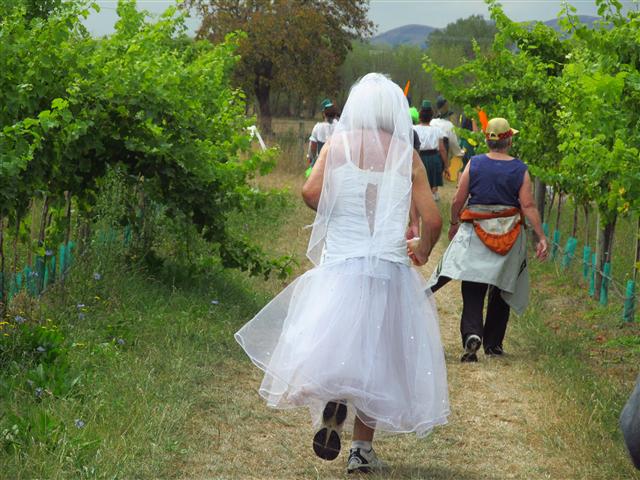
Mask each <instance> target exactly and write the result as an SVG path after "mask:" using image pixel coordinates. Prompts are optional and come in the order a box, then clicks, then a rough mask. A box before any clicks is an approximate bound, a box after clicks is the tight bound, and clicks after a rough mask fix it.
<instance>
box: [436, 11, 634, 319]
mask: <svg viewBox="0 0 640 480" xmlns="http://www.w3.org/2000/svg"><path fill="white" fill-rule="evenodd" d="M595 1H596V4H597V6H598V9H599V11H598V13H599V15H600V17H601V21H600V22H596V23H595V24H594V25H593V27H588V26H586V25H584V24H582V23H581V22H580V19H579V17H578V16H577V15H576V14H575V9H574V8H573V7H571V6H570V5H568V4H567V5H565V6H564V7H563V9H562V11H561V12H560V14H559V23H560V25H561V26H562V31H561V32H558V31H556V30H554V29H552V28H551V27H548V26H546V25H544V24H541V23H535V24H521V23H516V22H513V21H511V20H510V19H509V18H508V17H507V16H506V15H505V14H504V11H503V10H502V8H501V6H500V5H499V4H498V3H497V2H495V1H494V0H488V2H487V3H488V5H489V10H490V13H491V17H492V19H493V20H494V21H495V22H496V25H497V28H498V33H497V35H496V36H495V39H494V43H493V47H492V48H491V50H490V51H489V52H488V53H487V54H486V55H477V56H476V58H475V59H473V60H471V61H468V62H465V63H464V64H463V65H461V66H459V67H457V68H453V69H448V68H443V67H441V66H438V65H437V64H436V63H435V62H433V61H431V60H430V59H427V63H426V65H425V68H426V69H427V70H428V71H430V72H431V73H432V74H433V75H434V77H435V81H436V85H437V86H438V87H439V89H440V90H441V91H443V92H444V93H445V95H446V96H447V98H449V99H450V100H452V101H454V102H455V103H457V104H460V105H464V106H465V111H466V112H467V113H468V114H469V115H472V114H473V113H474V112H475V111H476V109H477V108H483V109H484V110H485V111H486V112H487V114H488V115H489V117H491V116H500V117H506V118H508V119H509V121H510V123H511V124H512V126H513V127H514V128H516V129H518V130H520V131H521V134H520V135H519V136H518V139H517V141H516V143H515V145H514V147H515V153H516V154H517V155H518V156H520V157H521V158H523V159H524V160H526V162H527V163H528V164H529V167H530V170H531V172H532V174H533V175H534V176H535V178H536V197H537V200H538V206H539V209H540V211H541V212H542V213H543V214H544V213H545V212H546V213H547V215H546V216H547V217H550V216H551V215H550V214H551V208H548V209H546V208H545V199H548V200H551V203H553V201H554V199H557V204H558V206H557V209H556V214H555V215H554V216H556V218H555V231H552V232H551V233H552V235H550V237H551V240H552V241H553V240H555V243H556V244H555V245H554V248H555V249H556V250H557V249H562V248H565V249H566V250H567V253H568V254H570V256H572V255H574V253H573V252H572V250H575V247H576V243H577V239H576V237H577V236H578V234H577V225H578V223H579V221H581V222H582V223H583V227H582V229H581V230H582V231H583V232H584V231H585V230H587V232H588V226H589V224H590V223H592V222H593V219H594V218H597V226H596V228H593V230H592V231H594V230H596V229H597V235H596V237H597V240H596V241H595V242H591V241H590V240H589V238H590V236H589V233H586V234H585V235H586V236H585V244H584V251H583V256H584V260H583V262H584V264H585V265H586V266H587V267H589V268H590V269H592V271H593V273H594V275H593V276H594V282H593V283H594V285H593V286H592V289H591V293H592V295H593V296H595V297H596V298H599V299H601V301H604V302H606V292H607V288H602V286H603V284H604V286H605V287H607V285H608V282H610V281H611V279H612V275H613V273H612V264H613V265H615V262H613V263H612V260H613V253H614V241H613V240H614V232H615V231H616V225H617V224H620V221H621V220H624V221H625V222H626V223H631V224H633V225H634V226H635V225H637V218H638V216H639V215H640V150H639V149H640V12H638V11H637V10H628V11H625V9H624V8H623V6H622V4H621V3H620V2H618V1H617V0H595ZM551 192H553V193H551ZM566 205H570V206H571V207H572V208H573V221H572V223H573V226H572V229H571V238H570V239H569V240H570V242H567V244H566V246H564V245H560V238H559V231H560V228H559V224H560V213H561V207H563V206H564V207H565V209H566ZM567 216H568V215H567ZM579 219H580V220H579ZM581 219H584V220H581ZM553 221H554V219H553V218H547V219H545V224H546V225H547V227H548V226H549V225H552V222H553ZM627 230H628V231H625V232H624V234H626V235H627V237H634V238H633V240H634V241H635V242H637V238H636V237H637V233H638V232H637V229H636V228H632V229H627ZM625 240H627V241H628V240H629V238H626V239H625ZM592 250H593V253H594V255H593V256H592V255H591V251H592ZM634 251H635V252H638V253H640V252H639V251H640V249H638V248H637V247H636V248H634ZM638 253H636V254H635V259H634V258H624V259H622V260H621V261H622V262H626V264H627V265H629V264H634V267H633V268H632V269H631V270H630V271H631V273H628V274H627V275H626V277H627V278H626V279H625V280H626V281H627V290H626V296H627V300H628V301H634V300H635V298H636V294H635V280H636V276H637V269H638V261H639V260H640V259H639V258H638ZM576 256H577V257H579V254H576ZM587 256H588V257H589V258H587ZM565 263H566V262H565ZM601 293H602V294H604V295H605V298H604V299H603V298H601ZM604 302H602V303H604ZM627 314H628V312H627Z"/></svg>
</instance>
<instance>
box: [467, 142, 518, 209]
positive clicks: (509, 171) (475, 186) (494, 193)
mask: <svg viewBox="0 0 640 480" xmlns="http://www.w3.org/2000/svg"><path fill="white" fill-rule="evenodd" d="M470 162H471V166H470V167H469V195H470V198H469V205H509V206H512V207H518V208H520V201H519V199H518V197H519V193H520V187H522V182H523V181H524V174H525V172H526V171H527V166H526V165H525V164H524V162H523V161H522V160H519V159H517V158H514V159H513V160H492V159H491V158H489V157H488V156H487V155H486V154H482V155H476V156H475V157H471V160H470Z"/></svg>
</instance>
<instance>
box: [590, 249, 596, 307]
mask: <svg viewBox="0 0 640 480" xmlns="http://www.w3.org/2000/svg"><path fill="white" fill-rule="evenodd" d="M596 265H598V256H597V255H596V254H595V253H594V254H593V255H591V268H590V269H589V296H591V297H593V296H594V295H595V294H596Z"/></svg>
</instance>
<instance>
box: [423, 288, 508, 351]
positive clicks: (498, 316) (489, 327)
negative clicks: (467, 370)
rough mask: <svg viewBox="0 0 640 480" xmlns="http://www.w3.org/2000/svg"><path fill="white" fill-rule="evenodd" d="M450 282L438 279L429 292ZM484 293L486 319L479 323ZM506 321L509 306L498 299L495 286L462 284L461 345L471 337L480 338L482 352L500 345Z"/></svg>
mask: <svg viewBox="0 0 640 480" xmlns="http://www.w3.org/2000/svg"><path fill="white" fill-rule="evenodd" d="M450 280H451V279H450V278H448V277H442V276H441V277H440V278H438V282H437V283H436V284H435V285H434V286H433V288H431V290H432V291H433V292H436V291H437V290H439V289H440V288H441V287H443V286H444V285H446V284H447V283H448V282H449V281H450ZM487 290H489V301H488V304H487V317H486V318H487V320H486V321H483V310H484V297H485V296H486V294H487ZM508 321H509V305H507V304H506V302H505V301H504V300H503V299H502V295H501V290H500V289H499V288H498V287H495V286H493V285H487V284H486V283H478V282H466V281H463V282H462V318H461V319H460V333H461V334H462V345H463V346H464V341H465V340H466V339H467V337H468V336H469V335H471V334H474V335H478V336H479V337H480V338H482V343H483V344H484V348H485V349H486V348H490V347H497V346H502V342H503V340H504V335H505V333H506V331H507V322H508ZM483 324H484V325H483Z"/></svg>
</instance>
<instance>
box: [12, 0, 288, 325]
mask: <svg viewBox="0 0 640 480" xmlns="http://www.w3.org/2000/svg"><path fill="white" fill-rule="evenodd" d="M43 6H44V7H47V8H42V7H43ZM92 9H96V10H97V9H99V7H98V5H97V4H95V3H93V2H91V1H89V0H69V1H58V2H33V1H30V0H16V1H12V2H1V3H0V26H1V28H0V32H1V33H0V43H1V45H2V46H1V48H2V55H0V305H2V307H3V308H4V305H6V302H7V300H8V295H9V292H11V291H12V289H13V290H15V288H16V282H17V280H19V279H20V277H19V276H18V274H19V271H20V269H21V267H22V264H21V262H23V263H24V262H26V263H27V264H29V265H28V267H30V268H31V271H35V272H36V273H37V268H36V267H37V265H38V264H39V265H43V264H46V262H48V261H50V258H49V257H50V256H51V255H52V252H58V251H59V245H60V244H62V245H64V246H68V245H69V242H70V236H75V235H76V234H77V235H79V236H80V237H82V238H88V235H87V232H88V230H89V228H90V225H91V224H92V222H94V221H95V217H96V215H97V214H98V213H99V212H98V210H96V208H95V207H96V199H97V191H98V189H99V188H100V185H101V182H104V179H105V177H106V175H107V174H108V172H109V171H113V170H117V171H118V172H119V173H120V175H121V177H122V178H124V179H125V181H126V182H127V183H128V184H129V186H130V188H131V189H132V190H134V191H135V198H137V199H138V200H137V202H136V204H134V205H132V206H131V207H132V208H131V209H125V212H124V213H123V215H122V216H121V217H122V218H120V219H118V223H119V224H120V226H121V227H122V229H123V230H124V229H125V228H126V229H129V233H128V235H130V236H131V241H132V242H134V243H135V242H137V241H140V238H141V236H142V231H143V229H144V210H145V206H148V205H150V204H152V203H153V204H156V205H162V208H163V209H164V211H165V213H166V215H167V216H168V217H170V218H172V219H174V220H175V221H177V222H182V224H184V226H185V232H192V231H193V232H195V234H197V235H200V236H202V237H203V238H204V239H205V240H206V241H208V242H210V245H211V249H212V254H214V255H217V256H218V257H219V258H220V259H221V260H222V263H223V264H224V265H225V266H230V267H241V268H247V269H249V270H251V271H252V272H253V273H262V274H266V273H268V272H269V271H271V270H272V269H274V268H276V269H281V268H284V265H285V263H286V262H285V261H284V260H268V259H266V258H265V257H264V255H263V254H262V252H261V251H260V250H259V249H257V248H256V247H254V246H252V245H251V243H250V242H248V240H247V239H245V238H242V237H239V236H237V235H234V234H233V232H230V230H229V228H228V227H227V222H226V219H227V217H228V215H229V213H230V212H233V211H237V210H241V209H243V208H252V207H253V206H255V204H256V202H262V201H264V195H263V194H261V193H260V192H257V191H255V190H254V189H252V188H251V187H250V186H249V185H248V183H247V180H248V179H249V178H250V177H251V176H252V175H254V174H255V173H257V172H259V171H265V170H266V169H268V168H269V166H270V165H271V164H272V160H273V154H272V152H266V153H261V154H254V153H252V152H251V150H250V148H249V147H250V137H249V135H248V134H247V130H246V128H247V127H248V126H249V124H250V123H249V122H250V120H249V119H247V118H246V117H245V114H244V112H245V105H244V97H243V94H242V93H241V92H240V91H238V90H237V89H235V88H233V87H232V85H231V82H230V79H231V76H232V71H233V69H234V66H235V65H236V63H237V60H238V57H237V55H236V53H235V51H236V47H237V37H236V36H233V35H230V36H228V37H227V39H226V41H225V42H223V43H221V44H218V45H212V44H211V43H210V42H208V41H194V40H192V39H190V38H189V37H188V36H187V35H186V27H185V21H184V16H183V15H182V14H181V12H180V11H178V10H176V9H175V8H170V9H168V10H167V12H166V13H165V14H163V15H162V17H161V18H160V19H158V20H157V21H155V20H154V21H153V22H151V21H149V19H148V17H147V16H146V15H145V14H144V13H142V12H139V11H138V10H137V8H136V2H135V1H134V0H121V1H119V2H118V6H117V13H118V15H119V20H118V22H117V24H116V31H115V33H114V34H112V35H110V36H108V37H104V38H100V39H96V38H93V37H91V36H90V35H89V33H88V31H87V30H86V28H85V27H84V26H83V20H84V19H85V18H86V17H87V16H88V15H89V14H90V11H91V10H92ZM72 226H73V229H74V231H73V233H72ZM190 234H191V233H185V235H190ZM82 238H80V239H79V240H82ZM25 252H26V253H25ZM283 262H284V263H283ZM0 313H1V312H0Z"/></svg>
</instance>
